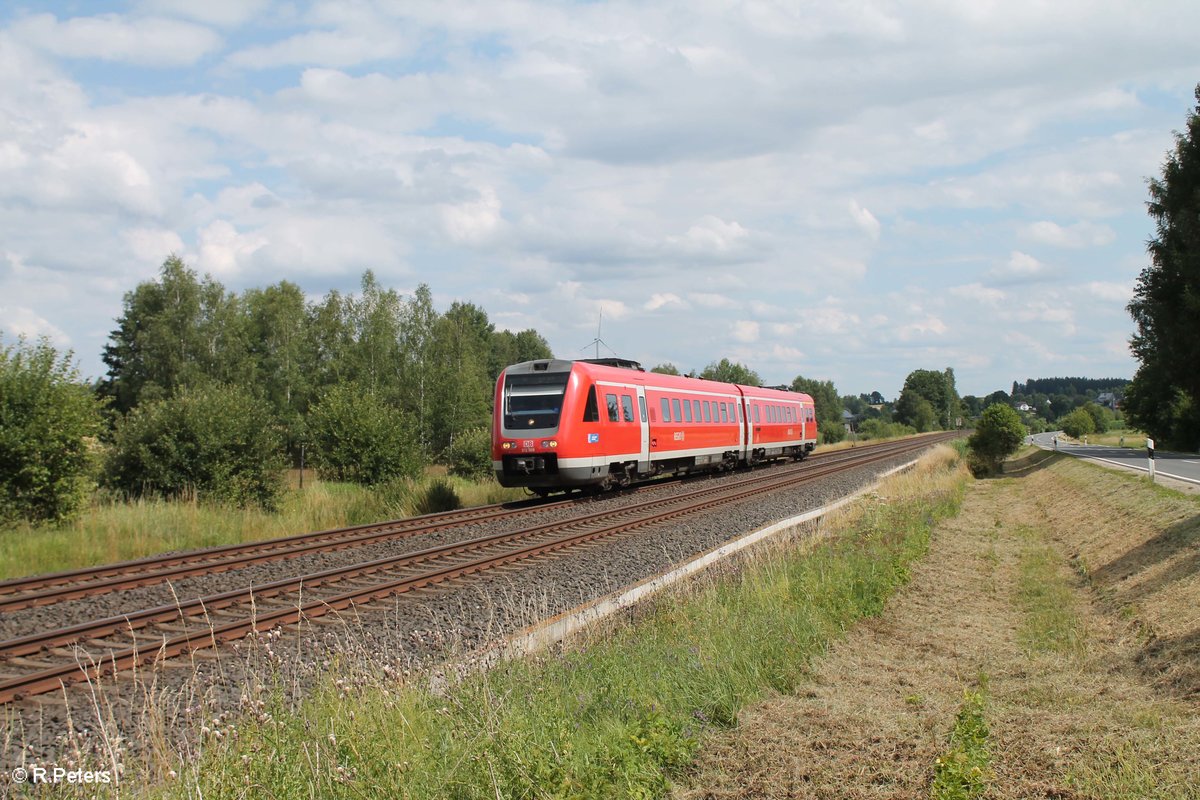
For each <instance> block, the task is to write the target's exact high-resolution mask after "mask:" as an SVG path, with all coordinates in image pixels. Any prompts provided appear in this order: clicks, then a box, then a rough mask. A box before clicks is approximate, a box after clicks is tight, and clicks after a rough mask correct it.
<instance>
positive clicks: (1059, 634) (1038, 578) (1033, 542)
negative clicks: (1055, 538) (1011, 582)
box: [1017, 526, 1085, 654]
mask: <svg viewBox="0 0 1200 800" xmlns="http://www.w3.org/2000/svg"><path fill="white" fill-rule="evenodd" d="M1018 535H1020V536H1021V538H1023V539H1025V540H1026V541H1027V542H1030V544H1029V546H1027V547H1026V549H1025V550H1024V551H1023V552H1022V553H1021V557H1020V566H1019V574H1018V577H1017V598H1018V601H1019V603H1020V605H1021V607H1022V610H1023V611H1024V619H1023V622H1022V625H1021V628H1020V631H1019V633H1018V636H1019V639H1020V641H1021V644H1022V645H1023V646H1024V647H1025V648H1026V649H1027V650H1029V651H1031V652H1050V653H1062V654H1071V653H1076V654H1079V653H1082V652H1083V651H1084V649H1085V648H1084V632H1083V627H1082V623H1081V621H1080V619H1079V614H1078V613H1077V612H1076V609H1075V593H1074V592H1073V591H1072V589H1071V587H1070V586H1068V585H1067V581H1066V578H1065V575H1064V570H1065V565H1064V563H1063V560H1062V558H1061V557H1060V556H1059V555H1058V553H1057V551H1056V550H1054V549H1053V548H1051V547H1048V546H1046V545H1044V544H1041V541H1042V539H1043V537H1042V536H1039V535H1038V534H1037V533H1036V532H1034V531H1033V530H1031V529H1030V528H1029V527H1028V526H1021V527H1020V528H1018Z"/></svg>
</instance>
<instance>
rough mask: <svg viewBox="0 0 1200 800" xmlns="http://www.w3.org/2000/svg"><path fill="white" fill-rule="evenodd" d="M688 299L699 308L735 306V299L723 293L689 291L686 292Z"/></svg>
mask: <svg viewBox="0 0 1200 800" xmlns="http://www.w3.org/2000/svg"><path fill="white" fill-rule="evenodd" d="M687 297H688V300H690V301H691V302H692V303H695V304H696V305H698V306H700V307H701V308H737V307H738V303H737V301H736V300H734V299H732V298H730V297H727V296H726V295H723V294H711V293H709V292H691V293H689V294H688V296H687Z"/></svg>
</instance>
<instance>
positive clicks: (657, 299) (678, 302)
mask: <svg viewBox="0 0 1200 800" xmlns="http://www.w3.org/2000/svg"><path fill="white" fill-rule="evenodd" d="M667 306H675V307H677V308H687V307H688V304H687V303H686V302H684V301H683V299H682V298H680V297H679V295H677V294H674V293H672V292H656V293H655V294H654V295H652V296H651V298H650V299H649V300H647V301H646V304H645V305H644V306H642V308H644V309H646V310H647V311H657V310H658V309H660V308H665V307H667Z"/></svg>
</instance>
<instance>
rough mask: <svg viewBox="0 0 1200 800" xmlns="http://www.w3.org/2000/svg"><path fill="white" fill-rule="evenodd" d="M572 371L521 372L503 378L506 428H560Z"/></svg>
mask: <svg viewBox="0 0 1200 800" xmlns="http://www.w3.org/2000/svg"><path fill="white" fill-rule="evenodd" d="M570 377H571V373H570V372H542V373H520V374H516V375H506V376H505V378H504V427H505V428H506V429H508V430H510V431H511V430H546V429H547V428H555V429H557V428H558V418H559V416H560V415H561V414H562V405H563V395H565V394H566V391H567V380H568V379H569V378H570Z"/></svg>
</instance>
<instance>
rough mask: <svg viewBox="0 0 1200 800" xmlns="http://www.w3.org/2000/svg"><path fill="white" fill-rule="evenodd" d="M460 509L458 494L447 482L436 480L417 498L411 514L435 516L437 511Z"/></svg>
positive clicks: (460, 503) (460, 502)
mask: <svg viewBox="0 0 1200 800" xmlns="http://www.w3.org/2000/svg"><path fill="white" fill-rule="evenodd" d="M456 508H462V501H461V500H460V499H459V497H458V492H456V491H455V490H454V487H453V486H451V485H450V483H449V482H448V481H442V480H437V481H434V482H432V483H430V484H429V485H428V486H426V487H425V491H424V492H422V493H421V494H420V495H419V496H418V497H417V502H416V505H415V506H414V507H413V509H412V512H413V514H436V513H438V512H439V511H453V510H455V509H456Z"/></svg>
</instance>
